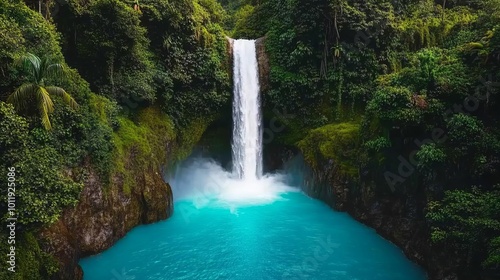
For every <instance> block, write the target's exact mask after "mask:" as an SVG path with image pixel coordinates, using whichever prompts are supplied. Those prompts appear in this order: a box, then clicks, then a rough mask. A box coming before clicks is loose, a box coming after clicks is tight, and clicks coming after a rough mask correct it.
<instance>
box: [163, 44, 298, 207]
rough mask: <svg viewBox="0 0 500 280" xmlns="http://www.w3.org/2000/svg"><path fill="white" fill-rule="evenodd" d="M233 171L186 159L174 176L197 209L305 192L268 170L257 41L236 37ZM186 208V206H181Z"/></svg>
mask: <svg viewBox="0 0 500 280" xmlns="http://www.w3.org/2000/svg"><path fill="white" fill-rule="evenodd" d="M232 42H233V54H234V55H233V59H234V62H233V63H234V66H233V71H234V72H233V79H234V99H233V141H232V144H231V146H232V154H233V170H232V172H228V171H226V170H224V169H223V168H222V167H221V166H220V165H219V164H218V163H217V162H214V161H212V160H210V159H203V158H192V159H190V160H187V161H185V162H184V163H183V164H182V165H181V166H180V167H179V168H178V170H177V174H176V175H175V176H174V178H172V179H171V180H170V182H171V185H172V188H173V192H174V199H175V200H192V201H193V203H194V205H195V206H196V207H197V208H202V207H205V206H207V205H212V204H213V203H216V204H218V205H223V206H224V207H228V208H231V209H235V208H237V207H239V206H242V205H248V204H252V205H254V204H265V203H272V202H273V201H276V200H278V199H282V196H281V195H282V194H285V193H288V192H294V191H299V189H297V188H293V187H290V186H288V185H287V183H286V181H287V176H286V175H285V174H266V175H263V174H262V125H261V123H262V119H261V113H260V92H259V76H258V64H257V53H256V48H255V41H253V40H233V41H232ZM180 212H182V209H181V211H180Z"/></svg>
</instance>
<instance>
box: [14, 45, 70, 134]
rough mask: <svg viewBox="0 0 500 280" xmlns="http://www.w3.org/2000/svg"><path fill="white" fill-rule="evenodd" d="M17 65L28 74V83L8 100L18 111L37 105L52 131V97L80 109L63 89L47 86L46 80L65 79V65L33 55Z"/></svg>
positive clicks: (26, 56) (29, 55) (28, 54)
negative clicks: (50, 118) (57, 97)
mask: <svg viewBox="0 0 500 280" xmlns="http://www.w3.org/2000/svg"><path fill="white" fill-rule="evenodd" d="M17 64H18V65H20V66H21V67H22V68H23V70H24V71H25V72H26V73H28V82H26V83H24V84H23V85H21V86H20V87H19V88H18V89H17V90H16V91H14V93H12V94H11V95H10V96H9V97H8V99H7V102H8V103H11V104H12V105H14V107H15V108H16V110H18V111H20V110H22V109H26V108H27V107H29V106H30V105H36V107H37V108H38V113H39V114H40V117H41V119H42V124H43V126H44V127H45V129H47V130H51V129H52V125H51V124H50V120H49V114H51V113H52V112H53V111H54V103H53V102H52V99H51V98H50V96H51V95H52V96H60V97H61V98H62V100H63V101H64V102H65V103H66V104H68V105H69V106H70V107H71V108H72V109H77V108H78V104H77V103H76V101H75V100H74V99H73V97H71V95H69V94H68V93H67V92H66V91H65V90H64V89H63V88H60V87H56V86H46V85H45V79H49V78H62V77H64V67H63V65H61V64H59V63H55V64H51V63H50V61H49V60H48V59H43V60H42V59H40V58H39V57H38V56H36V55H34V54H31V53H27V54H26V55H24V56H22V57H21V58H20V59H19V60H17Z"/></svg>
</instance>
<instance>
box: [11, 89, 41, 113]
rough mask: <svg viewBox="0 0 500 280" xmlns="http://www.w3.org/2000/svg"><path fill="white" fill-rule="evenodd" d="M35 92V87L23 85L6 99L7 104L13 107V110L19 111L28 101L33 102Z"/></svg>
mask: <svg viewBox="0 0 500 280" xmlns="http://www.w3.org/2000/svg"><path fill="white" fill-rule="evenodd" d="M37 91H38V86H37V85H35V84H32V83H26V84H23V85H21V86H20V87H19V88H17V89H16V91H14V92H13V93H12V94H11V95H10V96H9V97H8V98H7V103H10V104H12V105H14V108H16V110H18V111H19V110H20V109H22V108H25V107H26V106H27V105H28V104H29V101H30V100H33V98H34V97H35V95H36V93H37Z"/></svg>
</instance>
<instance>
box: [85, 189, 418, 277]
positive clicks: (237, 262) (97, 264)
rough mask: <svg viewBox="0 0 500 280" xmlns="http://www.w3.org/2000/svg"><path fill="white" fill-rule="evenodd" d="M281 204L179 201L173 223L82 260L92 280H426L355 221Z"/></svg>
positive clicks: (287, 200)
mask: <svg viewBox="0 0 500 280" xmlns="http://www.w3.org/2000/svg"><path fill="white" fill-rule="evenodd" d="M246 187H248V185H247V186H246ZM174 191H175V189H174ZM280 196H281V199H277V200H274V201H269V200H268V201H267V202H266V203H264V204H258V203H257V204H255V203H254V204H249V205H244V204H243V205H239V206H238V207H236V208H235V207H227V205H224V204H222V203H216V202H213V201H212V202H208V201H205V202H204V203H202V206H201V207H200V203H199V200H198V202H196V203H193V201H189V200H181V201H177V202H176V203H175V209H176V210H175V213H174V215H173V216H172V217H171V218H170V219H168V220H166V221H163V222H159V223H156V224H153V225H147V226H139V227H137V228H135V229H134V230H132V231H131V232H129V233H128V234H127V235H126V236H125V237H124V238H123V239H121V240H120V241H119V242H118V243H117V244H116V245H114V246H113V247H112V248H110V249H109V250H107V251H105V252H103V253H101V254H99V255H96V256H92V257H89V258H86V259H83V260H81V262H80V265H81V266H82V268H83V270H84V279H85V280H103V279H104V280H109V279H115V280H132V279H135V280H143V279H144V280H152V279H158V280H160V279H162V280H171V279H249V280H259V279H287V280H288V279H328V280H330V279H339V280H344V279H346V280H347V279H359V280H364V279H366V280H377V279H380V280H396V279H398V280H399V279H400V280H420V279H426V276H425V273H424V272H423V271H422V270H421V269H420V268H419V267H418V266H416V265H415V264H413V263H412V262H410V261H409V260H407V259H406V258H405V256H404V255H403V253H402V252H401V250H400V249H398V248H397V247H396V246H395V245H393V244H391V243H390V242H388V241H386V240H384V239H383V238H381V237H380V236H378V235H377V234H376V233H375V232H374V230H372V229H370V228H368V227H366V226H364V225H362V224H360V223H358V222H356V221H355V220H353V219H352V218H350V217H349V216H348V215H347V214H345V213H339V212H335V211H333V210H331V209H330V208H329V207H328V206H326V205H325V204H323V203H321V202H319V201H317V200H313V199H311V198H309V197H307V196H306V195H304V194H302V193H300V192H293V191H292V192H285V193H281V194H280ZM195 204H196V205H195Z"/></svg>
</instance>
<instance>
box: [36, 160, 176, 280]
mask: <svg viewBox="0 0 500 280" xmlns="http://www.w3.org/2000/svg"><path fill="white" fill-rule="evenodd" d="M136 174H141V175H140V176H137V177H136V178H135V179H136V181H135V185H134V186H133V188H132V189H131V191H130V193H124V192H123V182H122V181H123V180H122V179H121V178H119V177H114V178H113V181H112V183H111V184H110V186H108V187H104V186H103V184H102V183H101V181H100V180H99V178H98V176H97V175H96V174H95V172H93V171H92V170H89V175H88V177H87V179H86V181H85V186H84V189H83V191H82V193H81V195H80V201H79V203H78V204H77V205H76V207H74V208H72V209H67V210H65V212H64V213H63V215H62V217H61V218H60V219H59V221H57V222H56V223H55V224H53V225H51V226H49V227H48V228H45V229H43V230H42V231H41V232H40V239H41V240H42V242H41V243H42V246H43V248H44V250H45V251H46V252H48V253H50V254H52V255H53V256H55V257H56V259H57V260H58V261H59V264H60V270H59V272H58V273H57V274H56V275H55V276H54V277H53V279H75V280H78V279H82V276H83V272H82V270H81V268H80V266H79V265H78V260H79V259H80V258H82V257H86V256H89V255H93V254H97V253H99V252H102V251H103V250H106V249H107V248H109V247H111V246H112V245H113V244H114V243H115V242H116V241H117V240H118V239H120V238H121V237H123V236H124V235H125V234H126V233H127V232H128V231H129V230H130V229H132V228H133V227H134V226H136V225H140V224H147V223H153V222H156V221H159V220H163V219H166V218H168V217H169V216H170V215H171V214H172V213H173V201H172V199H173V196H172V190H171V188H170V186H169V185H168V183H165V182H164V181H163V178H162V175H161V173H160V170H154V169H153V168H149V169H146V170H143V171H141V172H138V173H136Z"/></svg>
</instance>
